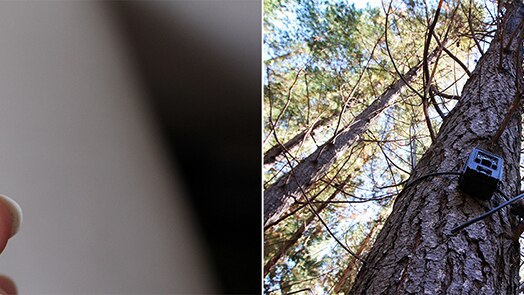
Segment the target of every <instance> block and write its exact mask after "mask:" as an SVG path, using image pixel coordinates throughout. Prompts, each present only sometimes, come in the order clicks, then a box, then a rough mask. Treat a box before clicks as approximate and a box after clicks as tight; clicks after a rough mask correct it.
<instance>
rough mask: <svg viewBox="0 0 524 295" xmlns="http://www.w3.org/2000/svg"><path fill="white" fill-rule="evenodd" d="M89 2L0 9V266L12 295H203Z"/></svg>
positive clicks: (206, 288)
mask: <svg viewBox="0 0 524 295" xmlns="http://www.w3.org/2000/svg"><path fill="white" fill-rule="evenodd" d="M111 17H112V15H111V14H109V13H108V12H107V11H105V6H104V5H103V4H101V3H100V2H65V1H56V2H36V1H31V2H0V40H1V44H2V46H1V47H0V193H5V194H7V195H9V196H10V197H12V198H14V199H16V200H17V201H18V202H19V203H20V205H21V206H22V208H23V210H24V224H23V225H22V228H21V230H20V232H19V233H18V234H17V236H15V237H14V238H13V239H12V240H11V241H10V242H9V244H8V246H7V249H6V251H5V252H4V253H3V254H2V255H1V256H0V272H1V273H5V274H7V275H9V276H10V277H12V278H13V279H14V280H15V282H16V283H17V285H18V289H19V292H20V293H21V294H34V293H49V294H72V293H77V294H78V293H89V294H96V293H104V294H107V293H126V294H130V293H135V294H137V293H142V294H143V293H188V292H191V293H207V292H212V283H210V281H211V280H210V276H209V274H208V273H207V267H206V265H205V261H204V260H205V257H203V256H202V253H201V251H200V249H199V246H198V242H199V240H198V236H195V235H194V232H193V228H192V227H191V216H190V214H187V212H186V211H185V204H184V203H183V201H182V200H180V198H179V196H180V193H181V191H180V189H179V188H177V183H176V182H175V183H174V182H173V177H172V175H171V174H170V171H169V170H168V167H167V165H166V159H165V157H164V155H163V151H162V149H161V148H160V147H159V145H158V143H157V138H156V135H155V133H154V130H153V128H152V126H151V124H150V121H149V118H148V115H149V114H148V113H147V111H146V110H145V109H144V105H142V101H141V99H142V97H141V96H142V95H143V93H142V92H141V89H140V85H139V83H138V81H137V80H136V79H135V76H134V74H133V71H132V67H131V66H130V63H129V60H128V59H127V57H126V56H127V55H126V54H127V48H126V47H125V45H124V43H123V42H121V40H122V39H121V37H120V36H119V34H118V31H117V30H116V29H115V26H114V23H113V20H111Z"/></svg>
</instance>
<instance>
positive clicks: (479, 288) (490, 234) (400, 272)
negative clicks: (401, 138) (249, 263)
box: [349, 1, 524, 294]
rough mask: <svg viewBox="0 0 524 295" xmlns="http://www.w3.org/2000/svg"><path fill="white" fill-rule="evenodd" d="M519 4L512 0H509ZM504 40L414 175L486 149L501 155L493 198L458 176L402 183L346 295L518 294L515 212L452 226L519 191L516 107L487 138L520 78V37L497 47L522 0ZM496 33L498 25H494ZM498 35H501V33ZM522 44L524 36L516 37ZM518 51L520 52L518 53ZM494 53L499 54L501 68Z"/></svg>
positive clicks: (450, 166)
mask: <svg viewBox="0 0 524 295" xmlns="http://www.w3.org/2000/svg"><path fill="white" fill-rule="evenodd" d="M514 2H517V1H514ZM508 10H509V11H508V13H507V14H506V15H507V16H508V19H507V21H506V25H505V28H504V31H503V32H502V33H501V34H499V36H502V37H503V39H504V40H505V42H504V44H503V45H501V42H500V39H495V40H494V41H493V42H492V44H491V45H490V47H489V49H488V51H487V52H486V53H485V54H484V56H483V57H482V58H481V59H480V60H479V62H478V64H477V67H476V69H475V71H474V72H473V73H472V76H471V77H470V79H469V81H468V82H467V83H466V85H465V86H464V89H463V92H462V96H461V100H460V101H459V102H458V103H457V105H456V107H455V108H454V109H453V110H452V112H451V113H450V114H449V115H448V116H447V117H446V119H445V120H444V123H443V125H442V127H441V129H440V132H439V134H438V135H437V138H436V140H435V142H434V143H433V144H432V145H431V146H430V148H429V149H428V151H427V152H426V153H425V154H424V156H423V157H422V159H421V160H420V162H419V163H418V165H417V166H416V168H415V169H414V172H413V175H412V176H411V180H412V181H413V180H415V179H417V178H419V177H421V176H423V175H426V174H429V173H433V172H445V171H461V170H462V167H463V166H464V163H465V161H466V160H467V157H468V155H469V153H470V152H471V150H472V149H473V148H474V147H475V146H478V147H483V148H485V149H489V150H491V151H492V152H494V153H496V154H499V155H501V156H502V157H503V158H504V178H503V180H502V185H501V187H500V190H501V191H502V192H503V193H504V194H505V196H506V197H504V196H502V195H501V194H499V193H496V194H495V196H494V197H493V201H492V202H486V201H478V200H476V199H474V198H473V197H471V196H469V195H466V194H464V193H461V192H460V191H459V190H458V179H457V177H451V176H444V177H432V178H427V179H425V180H423V181H420V182H417V183H416V184H414V185H413V186H410V187H408V188H406V189H405V190H404V191H403V192H402V193H401V194H400V195H399V196H398V197H397V200H396V201H395V204H394V206H393V210H392V213H391V215H390V216H389V218H388V220H387V221H386V223H385V224H384V227H383V229H382V230H381V232H380V233H379V235H378V237H377V240H376V242H375V244H374V246H373V248H372V250H371V251H370V253H369V255H368V256H367V258H366V261H367V263H365V264H364V265H363V266H362V268H361V270H360V272H359V274H358V276H357V278H356V280H355V284H354V286H353V288H352V289H351V291H350V292H349V293H350V294H516V292H517V291H516V290H517V287H518V282H519V276H518V270H519V244H518V241H515V240H512V238H511V236H512V230H514V227H515V225H516V217H514V216H512V215H511V214H510V213H509V210H508V209H504V210H502V211H499V212H498V213H496V214H494V215H492V216H491V217H489V218H487V219H484V220H483V221H480V222H477V223H475V224H473V225H471V226H469V227H466V228H465V229H463V230H462V231H460V232H459V233H457V234H455V235H453V234H451V232H450V230H451V229H452V228H454V227H455V226H457V225H459V224H461V223H463V222H465V221H466V220H468V219H471V218H472V217H475V216H477V215H480V214H481V213H484V212H485V211H486V210H487V209H488V208H491V207H493V206H494V205H495V203H501V202H503V201H504V200H506V198H511V197H513V196H515V195H516V194H517V193H519V189H520V185H519V183H520V176H519V161H520V147H521V141H520V136H521V125H520V122H521V110H520V109H518V110H517V111H516V112H515V113H514V114H513V116H512V117H511V120H510V121H509V124H508V126H507V128H506V129H505V131H504V133H503V134H502V136H501V138H500V139H499V140H498V141H497V142H496V143H494V144H493V145H491V146H490V145H489V140H490V139H491V138H492V136H493V134H494V133H495V132H496V131H497V128H498V126H499V125H500V124H501V122H502V121H503V118H504V116H505V115H506V114H507V112H508V109H509V107H510V104H511V102H512V100H513V99H514V98H515V97H516V95H520V94H518V93H517V91H516V89H517V86H516V82H517V81H516V79H517V78H516V77H517V74H520V75H518V79H519V81H518V82H519V83H520V82H521V77H520V76H521V75H522V72H521V64H519V63H518V62H517V60H519V61H520V60H521V59H520V58H521V57H519V59H517V55H521V54H522V51H520V50H518V48H519V47H518V45H517V43H518V42H517V40H518V39H519V38H517V37H515V38H513V39H512V44H511V46H510V47H509V51H504V52H503V51H502V50H500V48H501V47H500V46H504V45H506V44H507V43H508V42H509V39H510V38H509V36H510V35H511V33H512V32H513V31H515V30H516V29H517V24H518V23H519V21H520V20H521V19H522V18H523V17H524V7H523V4H522V3H521V2H519V3H515V4H514V5H512V7H511V8H509V9H508ZM499 30H500V28H499ZM499 38H500V37H499ZM520 40H521V41H522V39H520ZM519 51H520V52H519ZM499 52H503V56H502V67H501V68H500V67H499Z"/></svg>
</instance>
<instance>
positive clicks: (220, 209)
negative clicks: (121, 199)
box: [110, 1, 261, 293]
mask: <svg viewBox="0 0 524 295" xmlns="http://www.w3.org/2000/svg"><path fill="white" fill-rule="evenodd" d="M175 2H176V3H173V2H170V1H165V2H164V1H158V2H157V1H154V2H147V1H143V2H114V3H111V4H110V5H112V6H113V7H114V11H115V12H116V15H117V18H118V19H119V21H121V24H122V28H123V30H122V31H123V32H124V33H125V34H126V38H127V39H128V42H129V44H130V47H131V51H132V53H133V54H134V57H135V58H136V61H137V67H138V71H139V72H140V73H141V75H142V78H143V80H144V81H145V85H146V88H147V91H148V94H149V96H150V100H149V102H150V103H151V108H152V110H153V112H154V115H155V117H156V119H157V120H158V126H159V127H160V128H161V129H162V134H163V135H164V137H165V142H166V143H167V145H168V147H169V149H170V151H172V156H173V160H174V163H175V165H177V167H178V168H180V170H182V171H181V173H180V174H181V175H182V178H183V180H184V182H185V183H184V184H185V186H186V190H187V191H188V192H189V195H190V196H189V197H190V199H189V201H190V203H191V205H193V207H194V208H195V211H196V215H197V216H198V219H199V222H200V226H201V228H202V230H203V233H204V236H205V239H206V242H207V246H208V249H209V253H210V254H211V255H210V257H212V260H213V261H212V263H211V264H212V265H213V266H214V269H215V273H216V275H217V278H218V280H219V283H220V285H221V287H222V289H221V292H222V293H259V292H260V290H261V289H260V280H261V258H260V257H261V233H260V230H261V182H260V171H261V167H260V164H261V156H260V155H261V148H260V138H261V134H260V132H261V127H260V126H261V122H260V116H261V115H260V114H261V103H260V97H261V86H260V85H261V83H260V81H261V70H260V68H261V57H260V56H261V55H260V46H261V45H260V44H261V33H260V32H261V27H260V13H261V3H260V1H185V2H182V1H180V2H177V1H175ZM217 2H218V3H217ZM224 5H225V7H224ZM190 6H191V7H190ZM188 11H193V12H194V13H195V14H193V15H188V14H187V12H188ZM228 13H229V14H228ZM239 13H241V15H239ZM211 17H216V18H217V20H216V21H215V22H213V21H211V20H210V18H211ZM192 21H193V22H192ZM195 24H196V25H195ZM214 24H216V25H217V26H220V27H219V28H217V27H216V26H215V25H214ZM199 25H203V26H202V27H199ZM206 25H207V28H208V29H209V30H208V31H206V28H205V26H206ZM217 29H218V30H219V32H222V34H223V35H220V34H217V33H216V30H217ZM213 30H215V31H213Z"/></svg>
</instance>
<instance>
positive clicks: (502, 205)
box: [451, 194, 524, 234]
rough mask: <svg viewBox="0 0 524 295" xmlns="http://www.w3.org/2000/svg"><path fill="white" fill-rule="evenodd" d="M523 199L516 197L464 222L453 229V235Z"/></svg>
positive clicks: (520, 196) (519, 196)
mask: <svg viewBox="0 0 524 295" xmlns="http://www.w3.org/2000/svg"><path fill="white" fill-rule="evenodd" d="M522 197H524V194H520V195H518V196H516V197H514V198H513V199H511V200H509V201H506V202H504V203H502V204H500V205H498V206H497V207H495V208H493V209H491V210H489V211H488V212H486V213H484V214H482V215H480V216H477V217H475V218H473V219H471V220H469V221H466V222H464V223H463V224H461V225H459V226H457V227H455V228H453V229H452V230H451V233H452V234H454V233H456V232H457V231H459V230H461V229H463V228H465V227H466V226H468V225H471V224H473V223H475V222H477V221H479V220H482V219H484V218H486V217H488V216H489V215H491V214H493V213H495V212H497V211H499V210H500V209H502V208H504V207H506V206H507V205H509V204H511V203H513V202H515V201H517V200H518V199H520V198H522Z"/></svg>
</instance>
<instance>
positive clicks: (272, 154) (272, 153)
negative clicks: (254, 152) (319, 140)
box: [264, 117, 331, 165]
mask: <svg viewBox="0 0 524 295" xmlns="http://www.w3.org/2000/svg"><path fill="white" fill-rule="evenodd" d="M330 120H331V118H329V117H327V118H323V119H320V120H318V121H316V122H315V124H313V126H310V127H308V128H306V130H304V131H302V132H300V133H299V134H297V135H295V136H293V138H291V139H290V140H288V141H286V142H285V143H284V144H282V145H279V144H277V145H275V146H273V147H271V148H270V149H269V150H267V152H265V153H264V165H269V164H272V163H274V162H275V161H276V160H277V158H278V157H280V156H281V155H282V154H283V153H284V152H285V151H289V150H291V149H293V148H294V147H295V146H297V145H298V144H300V143H301V142H303V141H304V139H305V138H306V136H307V135H309V134H311V133H312V132H313V131H315V129H317V128H319V127H321V126H324V125H326V124H327V123H328V122H329V121H330Z"/></svg>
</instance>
